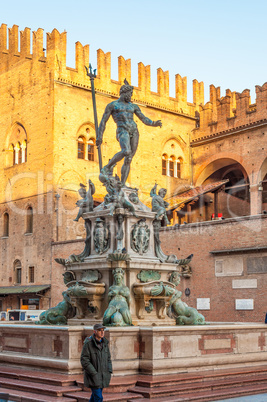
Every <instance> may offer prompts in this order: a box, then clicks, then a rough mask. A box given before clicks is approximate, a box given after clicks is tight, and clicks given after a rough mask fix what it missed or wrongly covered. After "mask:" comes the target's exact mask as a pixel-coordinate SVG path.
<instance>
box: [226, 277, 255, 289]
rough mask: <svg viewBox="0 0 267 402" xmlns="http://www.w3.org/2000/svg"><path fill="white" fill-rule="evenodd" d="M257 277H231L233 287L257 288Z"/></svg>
mask: <svg viewBox="0 0 267 402" xmlns="http://www.w3.org/2000/svg"><path fill="white" fill-rule="evenodd" d="M257 287H258V284H257V279H233V281H232V288H233V289H257Z"/></svg>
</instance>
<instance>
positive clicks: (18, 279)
mask: <svg viewBox="0 0 267 402" xmlns="http://www.w3.org/2000/svg"><path fill="white" fill-rule="evenodd" d="M14 271H15V282H16V283H21V262H20V261H19V260H16V261H15V262H14Z"/></svg>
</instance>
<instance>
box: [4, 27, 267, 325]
mask: <svg viewBox="0 0 267 402" xmlns="http://www.w3.org/2000/svg"><path fill="white" fill-rule="evenodd" d="M19 35H20V40H19ZM43 40H44V35H43V31H42V30H41V29H38V30H37V31H36V32H33V33H32V35H31V32H30V29H29V28H25V29H24V30H23V31H21V32H19V29H18V27H17V26H16V25H14V26H13V27H12V28H9V29H7V27H6V25H5V24H2V26H1V28H0V99H1V114H0V121H1V128H2V133H1V136H0V141H1V149H2V153H1V156H0V172H1V173H0V175H1V184H2V186H1V190H0V216H1V225H2V237H1V239H0V242H1V244H0V253H1V254H0V255H1V262H0V267H1V270H0V286H1V287H2V290H1V288H0V291H1V295H2V296H1V297H0V304H2V306H1V305H0V310H1V309H4V310H5V309H6V308H8V307H12V308H19V307H21V306H22V305H23V303H24V304H25V300H26V301H27V299H28V300H30V299H38V307H39V308H41V309H43V308H47V307H48V306H50V305H55V304H56V303H57V302H58V301H60V300H61V292H62V291H63V289H64V284H63V281H62V273H63V269H62V267H61V266H59V265H58V264H56V263H55V262H54V257H55V256H62V257H67V256H68V255H69V254H71V252H73V251H76V250H80V249H82V242H81V239H82V238H83V236H84V228H83V223H82V222H81V221H79V223H78V224H77V223H75V222H73V218H74V217H75V216H76V214H77V208H75V203H76V201H77V199H78V197H77V190H78V188H79V183H83V184H86V183H87V181H88V179H89V178H90V179H91V180H92V181H93V182H94V184H95V185H96V193H95V200H96V202H101V200H102V199H103V196H104V195H105V191H104V187H103V186H102V185H101V183H100V182H99V180H98V173H99V165H98V154H97V151H96V147H95V140H96V138H95V137H96V136H95V130H94V116H93V108H92V97H91V86H90V81H89V78H88V77H87V75H86V70H85V67H84V66H88V63H89V46H87V45H86V46H82V45H81V44H80V43H79V42H77V43H76V66H75V68H69V67H67V65H66V40H67V35H66V32H63V33H61V34H60V33H59V32H58V31H57V30H53V32H52V33H48V34H47V35H46V44H45V49H44V48H43V46H44V45H43ZM19 43H20V46H19ZM31 44H32V46H31ZM31 49H32V50H31ZM125 78H127V80H128V81H129V82H130V81H131V60H125V59H124V58H123V57H122V56H120V57H119V58H118V81H115V80H113V79H111V55H110V53H106V54H105V53H104V52H103V51H102V50H98V52H97V78H96V80H95V87H96V101H97V108H98V115H99V118H100V116H102V114H103V112H104V109H105V107H106V105H107V104H108V103H110V102H111V101H112V100H115V99H117V98H118V97H119V88H120V86H121V85H122V83H123V80H124V79H125ZM150 80H151V78H150V66H144V65H143V63H139V64H138V87H136V88H135V89H134V94H133V102H135V103H137V104H138V105H139V106H140V108H141V110H142V112H143V113H144V114H145V115H146V116H147V117H149V118H150V119H151V120H158V119H161V120H162V122H163V127H162V128H161V129H159V128H157V129H155V128H152V127H147V126H144V125H143V124H142V123H141V122H140V121H137V124H138V128H139V132H140V142H139V148H138V151H137V153H136V155H135V157H134V159H133V162H132V165H131V172H130V176H129V179H128V183H127V184H128V185H130V186H132V187H138V188H139V196H140V199H141V200H142V201H143V202H145V203H146V204H148V205H149V204H150V196H149V193H150V190H151V188H152V187H153V185H154V183H155V181H157V183H158V184H159V187H164V188H167V190H168V193H167V198H168V199H169V200H171V199H172V198H173V197H174V196H176V195H177V194H180V193H183V192H185V191H186V190H189V189H192V188H193V187H194V186H206V185H208V184H210V183H217V182H219V181H225V182H226V183H227V184H226V185H225V186H224V187H223V186H222V187H221V188H220V190H221V191H220V192H219V191H218V192H211V193H205V192H204V191H203V194H200V196H197V195H195V196H193V198H192V199H190V200H186V202H185V203H184V205H180V206H178V207H175V208H172V209H171V208H170V211H169V217H170V219H171V224H172V225H175V224H177V223H178V222H180V223H183V222H184V221H186V222H188V221H189V218H190V222H193V223H192V225H193V224H194V222H201V221H210V219H211V216H212V214H213V213H214V212H215V215H214V218H217V217H218V213H219V214H222V216H223V217H224V218H225V221H226V220H227V219H228V218H229V219H233V218H234V217H240V216H249V215H255V214H256V215H257V214H259V213H261V212H262V211H263V210H264V209H267V195H266V194H267V191H266V190H267V188H266V173H267V159H266V135H265V128H266V123H267V109H266V107H267V101H266V94H267V87H266V84H265V85H263V86H262V87H257V99H256V103H255V104H254V105H250V103H249V91H248V90H246V91H244V92H243V93H242V94H236V93H232V92H230V91H227V93H226V96H225V97H223V98H221V97H220V94H219V89H218V88H214V87H213V86H211V91H210V93H211V95H210V101H209V102H208V103H207V104H204V85H203V83H202V82H201V83H199V82H198V81H197V80H194V81H193V102H192V103H189V102H187V82H186V77H183V78H182V77H181V76H180V75H179V74H177V75H176V77H175V85H176V87H175V94H176V96H175V98H172V97H170V96H169V74H168V71H165V72H164V71H162V69H160V68H159V69H158V70H157V83H158V87H157V92H156V93H155V92H152V91H151V89H150ZM114 139H115V124H114V122H113V121H111V120H109V122H108V124H107V128H106V131H105V134H104V141H103V146H102V155H103V163H104V164H106V163H107V162H108V160H109V158H110V156H111V155H114V154H115V152H117V151H118V150H119V144H118V142H117V141H114ZM116 169H117V173H118V174H119V175H120V169H121V163H119V164H118V165H117V168H116ZM204 193H205V194H204ZM214 206H216V208H215V207H214ZM225 221H224V224H225ZM209 224H211V225H212V224H213V222H210V223H205V225H209ZM212 227H213V226H212ZM168 230H169V229H168ZM170 230H171V229H170ZM240 230H241V229H240ZM167 233H169V232H166V233H165V231H164V232H163V233H162V238H163V243H164V242H165V236H167ZM172 233H173V232H172ZM174 233H175V238H176V237H177V239H178V240H177V241H180V240H179V239H180V237H181V235H180V233H182V232H181V231H175V232H174ZM241 233H242V230H241ZM166 239H167V237H166ZM170 244H172V243H170ZM173 244H174V246H175V243H173ZM247 247H250V245H249V244H248V245H247ZM55 252H56V254H55ZM179 255H180V253H179ZM194 261H195V262H197V259H195V260H194ZM197 269H199V268H194V272H196V271H197ZM194 275H196V273H194ZM263 276H264V274H263ZM192 281H193V277H192ZM34 285H40V286H43V289H42V290H40V291H39V292H38V293H37V294H36V293H35V294H34V293H31V289H32V290H33V288H32V286H34ZM11 287H12V288H13V290H14V292H13V295H12V296H11V295H10V296H8V293H7V292H10V288H11ZM8 289H9V290H8ZM5 292H6V293H5ZM22 292H23V295H24V296H22ZM25 295H26V296H25ZM195 297H198V293H195ZM1 302H2V303H1ZM29 303H30V301H29ZM211 316H212V314H211ZM233 319H234V318H233Z"/></svg>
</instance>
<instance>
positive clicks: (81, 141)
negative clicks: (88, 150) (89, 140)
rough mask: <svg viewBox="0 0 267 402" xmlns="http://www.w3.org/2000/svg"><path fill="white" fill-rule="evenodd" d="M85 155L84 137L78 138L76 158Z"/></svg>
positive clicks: (82, 157) (81, 157)
mask: <svg viewBox="0 0 267 402" xmlns="http://www.w3.org/2000/svg"><path fill="white" fill-rule="evenodd" d="M84 157H85V140H84V137H79V138H78V158H79V159H84Z"/></svg>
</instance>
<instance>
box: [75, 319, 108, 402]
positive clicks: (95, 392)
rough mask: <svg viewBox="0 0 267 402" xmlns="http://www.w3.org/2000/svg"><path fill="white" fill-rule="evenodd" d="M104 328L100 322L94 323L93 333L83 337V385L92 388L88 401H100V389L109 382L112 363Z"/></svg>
mask: <svg viewBox="0 0 267 402" xmlns="http://www.w3.org/2000/svg"><path fill="white" fill-rule="evenodd" d="M105 329H106V327H104V326H103V325H102V324H95V325H94V333H93V335H92V336H90V337H88V338H86V339H85V341H84V345H83V349H82V354H81V364H82V367H83V369H84V385H85V387H87V388H91V390H92V395H91V398H90V400H89V402H102V401H103V396H102V390H103V388H106V387H108V386H109V383H110V378H111V373H112V363H111V357H110V351H109V347H108V340H107V339H106V338H105V337H104V330H105Z"/></svg>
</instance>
